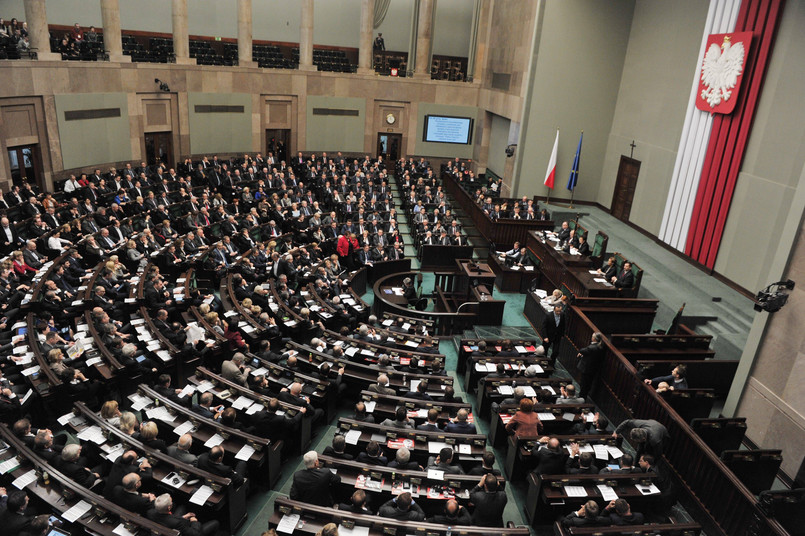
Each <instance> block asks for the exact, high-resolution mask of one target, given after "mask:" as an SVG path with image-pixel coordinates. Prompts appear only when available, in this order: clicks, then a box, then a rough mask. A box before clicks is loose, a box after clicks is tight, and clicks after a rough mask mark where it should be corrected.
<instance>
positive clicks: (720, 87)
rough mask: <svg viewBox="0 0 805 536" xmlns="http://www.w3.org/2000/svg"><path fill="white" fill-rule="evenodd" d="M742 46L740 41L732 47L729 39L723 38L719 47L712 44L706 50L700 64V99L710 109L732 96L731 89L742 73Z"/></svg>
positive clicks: (743, 52)
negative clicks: (702, 84)
mask: <svg viewBox="0 0 805 536" xmlns="http://www.w3.org/2000/svg"><path fill="white" fill-rule="evenodd" d="M744 54H745V50H744V45H743V43H741V42H740V41H738V42H737V43H736V44H734V45H732V44H731V43H730V37H729V36H725V37H724V42H723V43H722V44H721V46H720V47H719V46H718V45H717V44H715V43H713V44H712V45H710V48H708V49H707V54H705V56H704V62H703V63H702V82H703V83H704V86H705V89H703V90H702V99H704V100H706V101H707V103H708V104H709V105H710V107H711V108H714V107H716V106H718V105H719V104H721V102H722V101H728V100H729V98H730V96H732V89H733V88H734V87H735V84H737V83H738V77H739V76H740V75H741V71H743V63H744Z"/></svg>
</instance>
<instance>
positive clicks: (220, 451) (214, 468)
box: [197, 445, 246, 488]
mask: <svg viewBox="0 0 805 536" xmlns="http://www.w3.org/2000/svg"><path fill="white" fill-rule="evenodd" d="M197 465H198V468H199V469H203V470H204V471H207V472H208V473H212V474H214V475H218V476H222V477H224V478H229V479H231V480H232V484H233V485H234V486H235V487H236V488H239V487H240V486H241V484H243V481H244V478H243V475H245V474H246V462H245V461H243V460H239V461H238V462H237V465H236V466H235V467H231V466H229V465H227V464H225V463H224V448H223V447H222V446H220V445H218V446H215V447H212V448H211V449H210V451H209V452H205V453H203V454H201V455H200V456H199V457H198V464H197Z"/></svg>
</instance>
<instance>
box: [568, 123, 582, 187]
mask: <svg viewBox="0 0 805 536" xmlns="http://www.w3.org/2000/svg"><path fill="white" fill-rule="evenodd" d="M583 138H584V131H583V130H582V131H581V136H579V146H578V148H577V149H576V156H575V157H574V158H573V167H572V168H571V170H570V177H569V178H568V179H567V189H568V190H570V191H571V192H572V191H573V190H574V189H575V188H576V183H577V182H578V180H579V160H581V140H582V139H583Z"/></svg>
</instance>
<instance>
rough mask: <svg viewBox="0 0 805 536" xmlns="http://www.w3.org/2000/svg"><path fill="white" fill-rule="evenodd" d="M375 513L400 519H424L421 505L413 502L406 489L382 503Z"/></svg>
mask: <svg viewBox="0 0 805 536" xmlns="http://www.w3.org/2000/svg"><path fill="white" fill-rule="evenodd" d="M377 515H379V516H381V517H388V518H391V519H397V520H400V521H424V519H425V512H424V511H423V510H422V507H421V506H419V505H418V504H416V503H415V502H414V500H413V499H412V498H411V494H410V493H409V492H407V491H406V492H405V493H401V494H400V495H398V496H397V497H396V498H394V499H391V500H390V501H388V502H386V503H385V504H383V505H382V506H381V507H380V509H379V510H378V512H377Z"/></svg>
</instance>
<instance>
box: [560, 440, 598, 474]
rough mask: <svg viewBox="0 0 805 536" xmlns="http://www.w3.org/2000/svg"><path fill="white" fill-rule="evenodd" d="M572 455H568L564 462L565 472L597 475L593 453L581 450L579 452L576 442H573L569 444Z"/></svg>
mask: <svg viewBox="0 0 805 536" xmlns="http://www.w3.org/2000/svg"><path fill="white" fill-rule="evenodd" d="M570 449H571V451H572V452H573V455H572V456H570V457H568V459H567V462H565V467H566V468H567V473H568V474H571V475H597V474H598V467H596V466H595V464H594V463H593V461H594V460H593V455H592V454H591V453H589V452H582V453H581V454H579V445H578V443H573V444H571V446H570Z"/></svg>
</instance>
